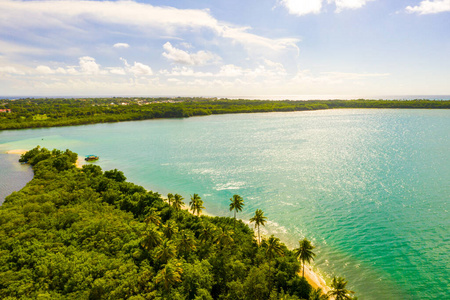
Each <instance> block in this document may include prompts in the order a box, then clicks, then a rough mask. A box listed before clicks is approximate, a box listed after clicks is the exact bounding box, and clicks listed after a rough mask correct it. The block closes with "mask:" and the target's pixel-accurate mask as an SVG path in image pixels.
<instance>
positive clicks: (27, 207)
mask: <svg viewBox="0 0 450 300" xmlns="http://www.w3.org/2000/svg"><path fill="white" fill-rule="evenodd" d="M76 159H77V154H76V153H73V152H72V151H70V150H66V151H60V150H52V151H50V150H47V149H45V148H40V147H36V148H34V149H32V150H30V151H28V152H27V153H26V154H24V155H22V156H21V159H20V161H21V162H26V163H29V164H30V165H31V166H32V168H33V171H34V178H33V179H32V180H31V181H30V182H29V183H28V184H27V185H26V186H25V187H24V188H23V189H22V190H21V191H19V192H14V193H12V194H11V195H10V196H8V197H7V198H6V200H5V202H4V204H3V205H2V206H1V207H0V298H1V299H134V300H137V299H197V300H200V299H203V300H206V299H249V300H250V299H251V300H255V299H291V300H294V299H328V296H327V295H324V294H323V293H322V292H321V291H320V290H317V289H313V288H312V287H311V286H310V284H309V283H308V282H307V281H306V280H305V278H303V277H301V276H299V275H298V274H299V272H300V270H301V266H300V262H299V259H300V261H301V263H302V264H303V265H304V264H305V262H309V261H310V259H311V258H312V257H313V256H314V255H313V252H312V250H313V247H312V246H311V244H310V243H309V242H303V241H301V242H300V248H299V249H296V250H295V251H291V250H289V249H288V248H287V247H286V246H285V245H284V244H283V243H282V242H281V241H280V240H279V239H278V238H276V237H274V236H270V237H269V238H261V237H260V235H259V226H260V225H264V223H265V222H266V220H267V217H266V216H264V214H263V212H262V211H261V210H257V212H256V213H255V217H254V218H252V221H253V222H255V224H256V225H257V226H258V241H260V242H257V240H256V238H255V234H254V232H253V230H252V229H251V228H250V227H249V226H247V225H246V224H244V223H243V222H242V221H241V220H239V219H236V218H235V217H209V216H205V215H201V212H202V209H204V205H207V200H205V201H203V200H202V199H201V198H200V196H199V195H198V194H194V195H192V196H191V202H190V207H191V209H192V213H189V212H188V211H187V210H185V209H183V207H184V205H185V203H184V202H183V200H184V198H183V197H182V196H181V195H179V194H175V195H169V197H168V199H169V200H170V203H169V202H168V201H165V200H164V199H163V198H162V197H161V195H160V194H158V193H156V192H152V191H147V190H145V189H144V188H143V187H141V186H138V185H135V184H133V183H131V182H127V180H126V177H125V175H124V174H123V172H121V171H119V170H116V169H114V170H110V171H106V172H103V171H102V169H101V168H100V167H99V166H97V165H95V164H87V165H84V166H83V167H82V168H76V167H75V166H74V163H75V161H76ZM243 205H244V199H242V197H240V196H238V195H236V196H234V197H233V198H232V199H231V204H230V210H232V211H234V213H236V212H238V211H241V209H242V207H243ZM346 284H347V282H346V281H345V280H344V279H343V278H341V277H337V278H335V279H333V286H335V287H336V289H334V288H333V289H332V291H331V292H330V293H329V295H332V296H333V297H336V299H353V298H351V296H350V294H351V293H352V292H351V291H349V290H347V289H346ZM330 299H333V298H330Z"/></svg>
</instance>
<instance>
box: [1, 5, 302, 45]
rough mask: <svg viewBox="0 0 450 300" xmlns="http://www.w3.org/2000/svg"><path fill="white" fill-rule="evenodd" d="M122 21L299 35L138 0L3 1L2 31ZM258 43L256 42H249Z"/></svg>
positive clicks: (129, 26) (142, 27) (245, 37)
mask: <svg viewBox="0 0 450 300" xmlns="http://www.w3.org/2000/svg"><path fill="white" fill-rule="evenodd" d="M90 22H96V23H97V24H98V25H97V27H98V26H100V25H102V24H103V25H111V24H114V25H119V26H121V30H123V31H125V32H127V31H129V30H132V31H133V30H134V31H138V32H139V33H142V34H147V35H157V36H162V35H167V36H177V35H180V34H182V33H186V32H192V31H193V30H196V31H197V32H199V29H202V30H203V29H206V30H209V32H211V33H213V34H215V35H216V36H218V37H221V38H227V39H232V40H233V41H235V42H237V43H240V44H242V45H244V46H247V49H254V48H255V47H267V48H269V49H273V50H280V49H286V48H291V47H296V45H295V43H297V42H298V41H299V40H298V39H295V38H282V39H271V38H266V37H263V36H259V35H256V34H252V33H250V32H249V30H251V28H249V27H242V26H236V25H232V24H229V23H225V22H220V21H218V20H217V19H215V18H214V17H213V16H211V14H210V12H209V10H206V9H204V10H198V9H177V8H173V7H167V6H164V7H158V6H153V5H150V4H146V3H138V2H134V1H83V0H61V1H14V0H1V1H0V32H5V33H10V32H11V31H17V30H23V31H26V30H27V29H32V30H36V29H55V28H58V29H60V30H61V29H62V30H65V31H63V32H65V34H67V32H71V33H73V34H78V35H79V34H83V35H85V34H86V33H89V29H87V30H86V28H85V26H86V24H87V23H90ZM251 46H255V47H251Z"/></svg>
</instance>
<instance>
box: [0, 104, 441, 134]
mask: <svg viewBox="0 0 450 300" xmlns="http://www.w3.org/2000/svg"><path fill="white" fill-rule="evenodd" d="M329 108H447V109H448V108H450V101H429V100H413V101H388V100H363V99H360V100H351V101H346V100H327V101H321V100H310V101H289V100H284V101H268V100H228V99H216V98H86V99H46V98H45V99H30V98H27V99H18V100H14V101H12V100H1V99H0V109H10V110H11V112H2V113H0V130H3V129H19V128H37V127H52V126H67V125H80V124H94V123H106V122H119V121H131V120H147V119H155V118H186V117H191V116H201V115H211V114H230V113H254V112H276V111H302V110H317V109H329Z"/></svg>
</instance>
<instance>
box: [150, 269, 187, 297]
mask: <svg viewBox="0 0 450 300" xmlns="http://www.w3.org/2000/svg"><path fill="white" fill-rule="evenodd" d="M182 273H183V269H182V268H181V263H173V262H172V263H168V264H166V265H165V266H164V268H163V269H161V270H160V271H159V272H158V274H157V275H156V277H155V283H156V284H160V283H162V285H163V286H164V290H165V291H166V292H169V290H170V288H171V287H172V286H173V285H175V284H177V283H179V282H181V274H182Z"/></svg>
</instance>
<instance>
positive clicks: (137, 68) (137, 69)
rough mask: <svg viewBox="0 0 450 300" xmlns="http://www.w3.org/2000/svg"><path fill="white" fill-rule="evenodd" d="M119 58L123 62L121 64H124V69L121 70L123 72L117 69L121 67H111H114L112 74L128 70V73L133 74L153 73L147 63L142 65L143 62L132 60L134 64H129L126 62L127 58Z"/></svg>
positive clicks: (144, 74)
mask: <svg viewBox="0 0 450 300" xmlns="http://www.w3.org/2000/svg"><path fill="white" fill-rule="evenodd" d="M120 60H121V61H122V62H123V64H124V65H125V70H123V69H122V70H123V72H122V71H119V69H121V68H112V69H114V72H115V73H114V74H119V73H120V74H123V73H126V72H128V73H131V74H133V75H134V76H150V75H153V70H152V68H150V66H147V65H144V64H143V63H140V62H136V61H135V62H134V65H133V66H131V65H130V64H129V63H128V62H127V60H126V59H124V58H122V57H121V58H120ZM110 72H111V70H110ZM111 73H113V72H111Z"/></svg>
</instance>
